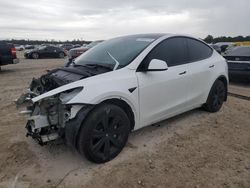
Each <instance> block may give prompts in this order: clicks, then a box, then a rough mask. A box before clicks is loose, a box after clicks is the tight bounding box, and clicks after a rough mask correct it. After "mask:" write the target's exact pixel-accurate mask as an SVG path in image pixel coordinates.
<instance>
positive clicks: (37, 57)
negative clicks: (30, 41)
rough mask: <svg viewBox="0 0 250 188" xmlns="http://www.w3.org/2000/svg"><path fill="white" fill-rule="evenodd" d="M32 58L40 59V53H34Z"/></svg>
mask: <svg viewBox="0 0 250 188" xmlns="http://www.w3.org/2000/svg"><path fill="white" fill-rule="evenodd" d="M31 57H32V59H39V54H38V53H32V55H31Z"/></svg>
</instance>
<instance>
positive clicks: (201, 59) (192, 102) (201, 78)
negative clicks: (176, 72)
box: [187, 38, 216, 107]
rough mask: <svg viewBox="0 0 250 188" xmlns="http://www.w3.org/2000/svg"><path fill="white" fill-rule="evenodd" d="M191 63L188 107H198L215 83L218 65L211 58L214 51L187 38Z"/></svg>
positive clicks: (188, 68)
mask: <svg viewBox="0 0 250 188" xmlns="http://www.w3.org/2000/svg"><path fill="white" fill-rule="evenodd" d="M187 45H188V54H189V63H188V64H187V72H188V81H189V82H188V87H189V88H188V103H189V104H188V105H189V106H190V107H192V106H196V105H198V104H201V103H202V102H204V101H205V100H206V98H207V94H208V92H209V91H210V88H211V85H212V82H213V76H212V75H213V72H214V69H216V63H215V62H214V61H213V58H211V56H212V54H213V50H212V49H211V48H210V47H209V46H207V45H206V44H204V43H203V42H201V41H199V40H196V39H193V38H187Z"/></svg>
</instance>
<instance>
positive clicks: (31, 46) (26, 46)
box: [25, 45, 35, 50]
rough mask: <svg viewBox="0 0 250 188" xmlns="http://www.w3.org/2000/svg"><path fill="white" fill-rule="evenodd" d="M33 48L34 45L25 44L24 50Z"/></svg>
mask: <svg viewBox="0 0 250 188" xmlns="http://www.w3.org/2000/svg"><path fill="white" fill-rule="evenodd" d="M31 49H35V46H34V45H25V50H31Z"/></svg>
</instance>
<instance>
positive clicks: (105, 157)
mask: <svg viewBox="0 0 250 188" xmlns="http://www.w3.org/2000/svg"><path fill="white" fill-rule="evenodd" d="M129 132H130V121H129V118H128V116H127V114H126V113H125V112H124V111H123V110H122V109H121V108H120V107H119V106H116V105H113V104H105V103H104V104H101V105H100V106H98V107H97V108H96V109H94V110H93V111H92V112H90V114H89V116H88V117H87V119H86V120H85V121H84V123H83V125H82V127H81V130H80V132H79V137H78V145H77V148H78V150H79V152H80V153H81V154H84V155H85V156H86V158H87V159H89V160H90V161H92V162H95V163H104V162H107V161H110V160H112V159H113V158H115V157H116V156H117V155H118V154H119V153H120V152H121V151H122V149H123V147H124V146H125V144H126V142H127V140H128V135H129Z"/></svg>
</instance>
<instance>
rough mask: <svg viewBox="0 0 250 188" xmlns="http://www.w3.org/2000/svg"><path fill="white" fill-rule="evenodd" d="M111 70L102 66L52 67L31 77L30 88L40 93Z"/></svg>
mask: <svg viewBox="0 0 250 188" xmlns="http://www.w3.org/2000/svg"><path fill="white" fill-rule="evenodd" d="M109 71H111V70H110V69H107V68H104V67H89V66H76V65H72V66H70V67H62V68H58V69H53V70H50V71H48V72H47V74H44V75H42V76H41V77H40V78H33V80H32V82H31V84H30V90H31V91H32V92H34V93H36V94H38V95H42V94H44V93H47V92H49V91H51V90H54V89H56V88H58V87H61V86H63V85H67V84H70V83H72V82H76V81H78V80H82V79H86V78H88V77H93V76H96V75H99V74H103V73H106V72H109Z"/></svg>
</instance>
